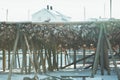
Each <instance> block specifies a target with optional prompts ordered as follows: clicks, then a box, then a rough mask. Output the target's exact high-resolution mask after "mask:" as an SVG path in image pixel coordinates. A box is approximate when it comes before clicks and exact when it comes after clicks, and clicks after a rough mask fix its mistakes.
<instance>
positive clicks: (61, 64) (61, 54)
mask: <svg viewBox="0 0 120 80" xmlns="http://www.w3.org/2000/svg"><path fill="white" fill-rule="evenodd" d="M60 48H61V53H60V54H61V56H60V57H61V58H60V61H61V65H60V67H61V68H62V46H61V47H60Z"/></svg>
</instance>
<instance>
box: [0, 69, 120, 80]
mask: <svg viewBox="0 0 120 80" xmlns="http://www.w3.org/2000/svg"><path fill="white" fill-rule="evenodd" d="M33 76H34V74H27V75H26V74H12V77H11V80H16V79H17V80H23V78H24V77H31V78H33ZM50 76H52V77H57V80H60V79H59V78H61V76H91V70H90V69H86V70H81V69H64V70H59V71H54V72H47V73H46V74H38V77H39V79H40V80H45V79H46V78H48V77H50ZM7 77H8V73H4V74H1V73H0V80H7ZM70 79H71V80H83V79H82V78H79V77H77V78H72V77H69V79H67V80H70ZM46 80H53V79H46ZM86 80H118V79H117V76H116V73H115V71H114V70H112V71H111V75H107V72H106V71H105V74H104V75H101V73H100V70H98V71H97V74H96V75H95V77H94V78H91V77H87V78H86Z"/></svg>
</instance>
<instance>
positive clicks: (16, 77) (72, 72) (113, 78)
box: [0, 54, 120, 80]
mask: <svg viewBox="0 0 120 80" xmlns="http://www.w3.org/2000/svg"><path fill="white" fill-rule="evenodd" d="M0 57H2V55H1V54H0ZM6 57H7V55H6ZM59 57H60V55H59ZM63 58H64V55H63ZM69 58H70V59H71V60H70V62H72V57H71V56H69ZM20 61H21V62H22V56H20ZM62 61H63V65H65V62H64V60H62ZM7 62H8V59H6V67H7ZM59 63H60V59H59ZM59 66H60V65H59ZM73 67H74V66H73V65H72V66H70V67H68V68H67V69H62V70H59V71H54V72H47V73H46V74H38V77H39V79H40V80H45V79H46V78H48V77H50V76H52V77H57V80H60V79H59V78H61V76H91V72H92V71H91V69H83V67H81V65H80V64H77V69H73ZM119 67H120V66H119ZM13 71H14V72H17V73H18V70H13ZM19 71H20V70H19ZM17 73H16V74H15V73H13V74H12V76H11V80H23V78H24V77H31V78H33V76H34V74H17ZM7 77H8V70H6V72H2V60H0V80H7ZM70 79H72V80H83V79H82V78H79V77H77V78H72V77H69V79H67V80H70ZM46 80H53V79H46ZM86 80H118V79H117V75H116V72H115V70H114V68H111V75H107V72H106V71H105V74H104V75H101V73H100V70H98V71H97V74H96V75H95V77H94V78H91V77H87V78H86Z"/></svg>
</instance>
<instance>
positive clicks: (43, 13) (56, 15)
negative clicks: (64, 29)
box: [32, 8, 70, 22]
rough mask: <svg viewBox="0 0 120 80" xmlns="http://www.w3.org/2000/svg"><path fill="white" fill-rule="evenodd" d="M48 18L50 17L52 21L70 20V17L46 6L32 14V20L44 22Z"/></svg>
mask: <svg viewBox="0 0 120 80" xmlns="http://www.w3.org/2000/svg"><path fill="white" fill-rule="evenodd" d="M47 19H50V22H65V21H70V17H68V16H65V15H63V14H61V13H60V12H58V11H55V10H48V9H45V8H44V9H42V10H40V11H38V12H36V13H34V14H33V15H32V21H40V22H44V21H45V20H47Z"/></svg>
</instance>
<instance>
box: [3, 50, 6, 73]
mask: <svg viewBox="0 0 120 80" xmlns="http://www.w3.org/2000/svg"><path fill="white" fill-rule="evenodd" d="M5 69H6V54H5V49H3V71H5Z"/></svg>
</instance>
